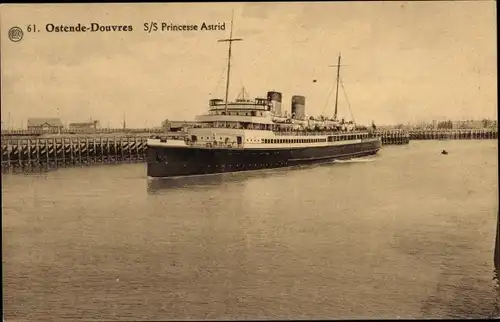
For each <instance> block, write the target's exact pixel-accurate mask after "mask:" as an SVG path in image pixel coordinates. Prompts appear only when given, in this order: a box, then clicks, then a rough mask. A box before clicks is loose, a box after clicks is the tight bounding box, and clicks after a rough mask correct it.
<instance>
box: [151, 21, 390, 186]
mask: <svg viewBox="0 0 500 322" xmlns="http://www.w3.org/2000/svg"><path fill="white" fill-rule="evenodd" d="M232 34H233V31H232V21H231V33H230V37H229V39H223V40H220V41H223V42H228V43H229V46H228V47H229V48H228V52H229V54H228V64H227V78H226V96H225V100H222V99H211V100H210V101H209V107H208V111H207V112H206V113H204V114H202V115H198V116H196V122H195V123H196V125H195V126H194V127H192V128H190V129H188V130H187V133H186V136H185V138H184V139H179V138H177V139H167V138H162V137H154V138H149V139H148V142H147V147H148V157H147V175H148V177H153V178H155V177H156V178H161V177H181V176H194V175H208V174H216V173H226V172H238V171H249V170H261V169H272V168H281V167H292V166H298V165H308V164H314V163H325V162H330V161H334V160H345V159H351V158H357V157H363V156H368V155H374V154H376V153H377V152H378V151H379V150H380V148H381V145H382V143H381V139H380V137H377V136H375V135H373V132H371V131H370V130H368V129H367V128H363V129H360V128H358V127H357V126H356V124H355V123H354V121H349V122H346V121H344V119H341V120H338V119H337V105H338V89H339V79H340V76H339V73H340V66H341V65H340V60H341V56H340V54H339V57H338V64H337V65H334V66H335V67H337V91H336V96H335V97H336V98H335V113H334V116H333V118H325V117H320V118H313V117H309V118H307V117H306V114H305V97H304V96H299V95H295V96H293V97H292V101H291V113H288V111H284V110H283V109H282V105H281V104H282V94H281V93H280V92H277V91H269V92H268V93H267V97H266V98H255V99H248V98H245V90H244V89H243V95H242V96H239V97H238V98H237V99H236V100H234V101H228V92H229V84H230V82H229V80H230V70H231V45H232V42H233V41H238V40H242V39H240V38H233V37H232Z"/></svg>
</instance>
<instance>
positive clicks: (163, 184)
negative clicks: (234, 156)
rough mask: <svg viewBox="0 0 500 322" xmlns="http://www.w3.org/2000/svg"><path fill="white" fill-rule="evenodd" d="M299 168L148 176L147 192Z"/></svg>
mask: <svg viewBox="0 0 500 322" xmlns="http://www.w3.org/2000/svg"><path fill="white" fill-rule="evenodd" d="M294 169H295V170H298V169H299V168H287V169H273V170H262V171H252V172H230V173H220V174H213V175H204V176H192V177H177V178H148V185H147V186H148V193H150V194H154V193H157V192H158V191H159V190H166V189H177V188H194V189H196V188H207V187H214V186H221V185H224V184H229V183H242V182H247V181H248V180H253V179H262V178H267V177H276V176H285V175H287V171H291V170H294Z"/></svg>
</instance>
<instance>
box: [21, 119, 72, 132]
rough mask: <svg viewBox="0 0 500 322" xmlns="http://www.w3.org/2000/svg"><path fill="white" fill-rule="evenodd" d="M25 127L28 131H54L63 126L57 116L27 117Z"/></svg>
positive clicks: (59, 129)
mask: <svg viewBox="0 0 500 322" xmlns="http://www.w3.org/2000/svg"><path fill="white" fill-rule="evenodd" d="M27 128H28V131H30V132H44V133H47V132H48V133H55V132H58V131H61V130H62V129H63V128H64V126H63V124H62V122H61V119H59V118H29V119H28V125H27Z"/></svg>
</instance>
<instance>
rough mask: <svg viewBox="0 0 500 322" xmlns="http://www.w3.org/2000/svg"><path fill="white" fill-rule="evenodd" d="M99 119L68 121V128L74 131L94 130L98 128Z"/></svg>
mask: <svg viewBox="0 0 500 322" xmlns="http://www.w3.org/2000/svg"><path fill="white" fill-rule="evenodd" d="M100 128H101V126H100V123H99V121H88V122H73V123H69V126H68V129H69V130H70V131H74V132H95V131H96V130H97V129H100Z"/></svg>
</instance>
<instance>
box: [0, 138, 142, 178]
mask: <svg viewBox="0 0 500 322" xmlns="http://www.w3.org/2000/svg"><path fill="white" fill-rule="evenodd" d="M146 141H147V137H135V138H134V137H111V138H102V137H100V138H98V139H96V138H95V137H91V138H90V137H76V138H75V137H73V138H68V137H65V138H50V139H45V138H35V139H33V138H31V139H7V140H2V170H6V169H14V170H16V169H26V168H31V167H35V166H36V167H40V166H41V167H47V166H56V167H57V166H68V165H80V166H83V165H90V164H96V163H101V164H103V163H119V162H136V161H139V160H144V159H145V158H146V157H145V154H146V153H147V144H146V143H147V142H146Z"/></svg>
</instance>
